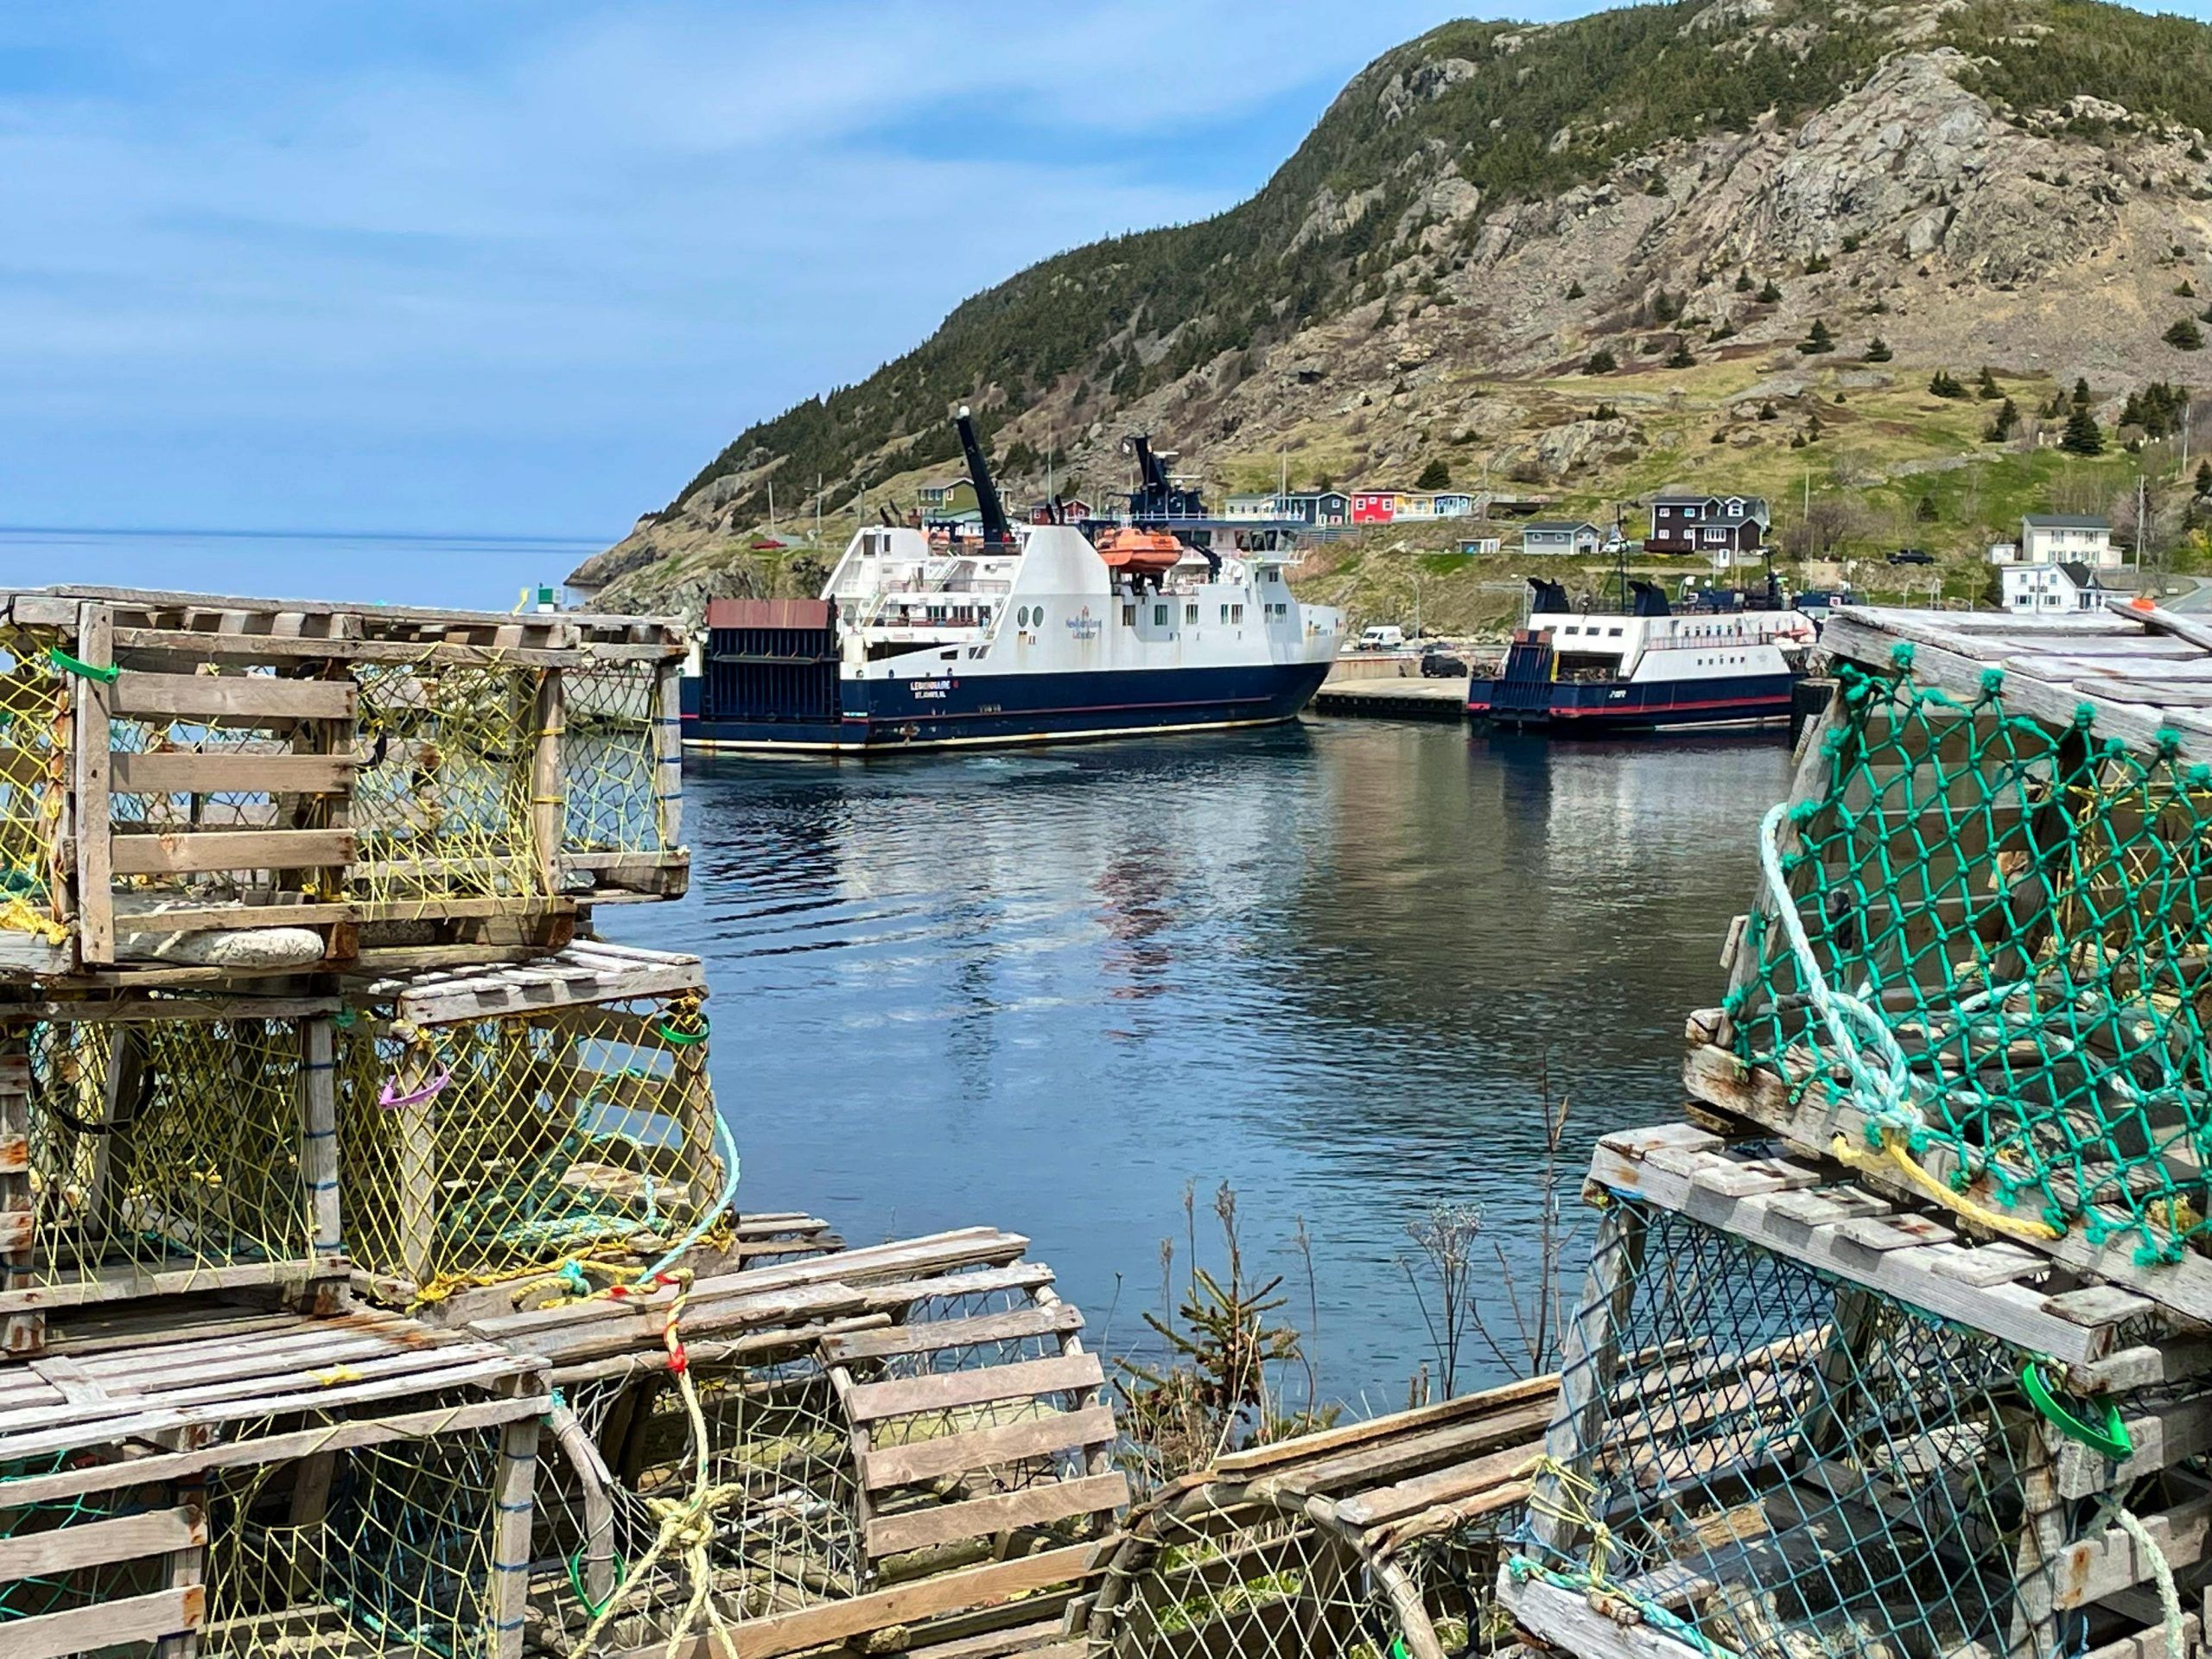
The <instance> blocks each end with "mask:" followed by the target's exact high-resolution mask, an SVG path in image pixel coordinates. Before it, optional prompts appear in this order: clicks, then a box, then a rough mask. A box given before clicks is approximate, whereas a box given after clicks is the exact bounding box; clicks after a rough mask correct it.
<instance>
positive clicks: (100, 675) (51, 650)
mask: <svg viewBox="0 0 2212 1659" xmlns="http://www.w3.org/2000/svg"><path fill="white" fill-rule="evenodd" d="M46 659H47V661H48V662H50V663H52V664H54V666H55V667H56V668H58V669H60V671H62V672H63V673H65V674H74V675H75V676H76V677H78V678H79V679H80V680H98V681H99V683H101V684H102V685H113V684H114V683H115V681H116V677H117V676H118V675H119V674H121V673H122V672H123V671H122V670H121V669H119V668H94V667H93V666H92V664H90V663H87V662H81V661H79V659H78V658H74V657H72V656H71V655H70V654H69V653H68V652H66V651H64V650H62V649H61V647H60V646H59V645H48V647H47V648H46Z"/></svg>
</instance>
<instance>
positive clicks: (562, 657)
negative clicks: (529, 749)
mask: <svg viewBox="0 0 2212 1659" xmlns="http://www.w3.org/2000/svg"><path fill="white" fill-rule="evenodd" d="M115 648H116V649H117V650H118V651H119V652H133V653H143V654H146V655H159V656H163V657H168V658H175V659H176V660H177V661H179V662H219V663H222V664H226V665H231V664H248V663H251V664H264V663H294V662H302V661H308V662H313V661H316V660H327V661H333V662H346V663H425V664H429V663H435V664H440V665H442V666H450V667H461V668H575V667H580V666H582V665H583V664H585V663H586V662H587V661H601V662H635V663H661V662H664V661H666V660H667V658H668V657H669V654H670V652H671V650H675V651H677V652H679V653H680V651H681V647H680V646H669V645H636V644H632V643H628V642H625V641H609V642H605V643H601V644H596V645H594V646H593V647H592V648H591V652H590V654H589V657H588V658H587V657H586V655H585V653H584V652H582V650H580V649H578V648H576V647H574V646H558V647H552V648H548V647H545V646H540V645H476V644H468V643H462V642H458V641H453V640H423V639H333V638H330V637H328V636H321V635H313V634H310V635H306V636H302V637H296V638H290V639H286V638H281V637H279V636H277V635H273V634H267V633H228V632H213V631H211V630H207V629H199V628H118V629H117V630H116V631H115Z"/></svg>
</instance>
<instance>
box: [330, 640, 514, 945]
mask: <svg viewBox="0 0 2212 1659" xmlns="http://www.w3.org/2000/svg"><path fill="white" fill-rule="evenodd" d="M353 679H354V683H355V684H356V686H357V687H358V688H359V702H358V704H357V705H356V718H355V728H354V733H353V748H354V752H355V753H356V754H357V755H359V757H360V760H359V764H358V765H357V766H356V768H355V770H354V774H353V804H352V827H353V834H354V842H355V849H356V851H355V862H354V868H353V873H352V880H351V889H352V893H353V896H354V897H355V898H358V899H365V900H367V901H370V902H373V903H382V904H402V905H404V904H406V903H410V902H418V901H429V900H435V899H467V898H497V897H513V896H526V895H535V894H538V893H543V881H542V880H541V879H540V876H539V873H538V864H537V858H536V855H535V842H533V840H532V836H531V767H532V762H533V757H534V754H535V751H536V747H537V737H538V725H537V695H538V686H539V682H540V679H541V676H540V674H539V673H538V672H537V671H535V670H531V669H527V668H519V667H505V666H493V667H481V666H476V665H474V664H448V663H441V662H437V661H435V660H425V661H422V662H412V663H360V664H355V665H354V667H353Z"/></svg>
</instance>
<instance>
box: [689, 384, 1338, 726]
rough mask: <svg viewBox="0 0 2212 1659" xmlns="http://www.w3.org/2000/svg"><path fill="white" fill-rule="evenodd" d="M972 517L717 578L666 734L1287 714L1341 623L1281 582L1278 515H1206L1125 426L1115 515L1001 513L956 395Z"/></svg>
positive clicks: (1287, 550) (1288, 554)
mask: <svg viewBox="0 0 2212 1659" xmlns="http://www.w3.org/2000/svg"><path fill="white" fill-rule="evenodd" d="M959 425H960V429H961V440H962V443H963V447H964V448H966V450H967V452H968V459H969V472H970V475H971V478H972V480H973V481H974V483H975V485H976V499H977V501H978V504H979V505H980V506H981V509H982V525H981V533H980V534H979V535H973V536H969V535H963V534H961V533H959V532H957V531H955V530H953V529H952V528H950V527H940V528H938V529H935V530H932V529H928V528H912V527H908V526H906V525H898V524H884V525H868V526H865V527H863V528H862V529H861V531H859V533H858V534H856V535H855V537H853V539H852V541H851V543H849V545H848V546H847V547H846V549H845V551H844V556H842V558H841V559H839V560H838V562H837V565H836V569H834V570H833V571H831V572H830V575H829V581H828V582H827V583H826V584H825V585H824V586H823V591H822V595H821V597H820V598H819V599H816V600H716V601H712V602H711V603H710V604H709V606H708V608H707V638H706V641H705V645H704V650H703V652H702V660H701V662H700V664H699V669H700V672H699V673H698V674H697V676H696V677H694V678H691V679H690V680H687V682H686V683H685V687H684V706H683V741H684V742H685V743H686V744H687V745H689V746H691V747H696V748H700V749H709V750H713V749H731V750H802V751H804V750H813V751H817V752H823V753H843V752H863V751H879V750H883V749H889V748H928V747H945V746H950V745H956V744H957V745H970V744H995V743H1020V742H1035V741H1061V740H1072V739H1080V738H1101V737H1119V736H1124V735H1129V734H1136V733H1143V732H1175V731H1195V730H1202V729H1208V728H1223V727H1235V726H1258V725H1264V724H1268V723H1270V722H1273V721H1286V720H1289V719H1291V718H1293V717H1294V716H1295V715H1297V713H1298V711H1299V710H1300V709H1302V708H1304V707H1305V706H1306V701H1307V700H1308V699H1309V698H1311V697H1312V696H1313V692H1314V690H1316V689H1317V688H1318V687H1319V685H1320V683H1321V681H1322V679H1323V678H1324V677H1325V676H1326V675H1327V673H1328V671H1329V665H1330V662H1331V659H1332V658H1333V657H1334V656H1335V655H1336V652H1337V648H1338V645H1339V644H1340V643H1341V641H1342V633H1343V627H1344V622H1343V618H1342V616H1341V614H1340V613H1338V612H1337V611H1334V610H1332V609H1328V608H1326V607H1320V606H1313V605H1302V604H1300V602H1299V601H1297V600H1296V599H1294V598H1293V597H1292V595H1291V591H1290V582H1289V579H1288V575H1287V572H1288V570H1289V568H1290V566H1291V565H1292V564H1293V563H1295V560H1296V555H1295V552H1294V531H1293V528H1292V527H1291V526H1289V525H1270V524H1249V523H1244V522H1241V521H1239V522H1235V523H1231V522H1228V521H1221V520H1214V519H1210V518H1205V517H1204V515H1203V505H1202V504H1201V503H1200V502H1199V501H1198V498H1197V496H1196V494H1195V493H1192V492H1189V491H1186V490H1181V489H1176V488H1173V487H1171V486H1169V485H1168V483H1167V480H1166V474H1165V472H1164V470H1163V469H1161V467H1160V463H1159V461H1157V459H1156V458H1155V457H1154V456H1153V454H1151V452H1150V451H1149V449H1148V448H1146V447H1145V445H1144V443H1143V441H1142V440H1141V439H1133V440H1131V443H1132V446H1133V448H1134V449H1135V453H1136V454H1137V455H1138V457H1139V459H1140V461H1141V463H1142V464H1143V467H1144V469H1145V486H1144V488H1142V489H1141V490H1139V491H1138V492H1137V493H1135V494H1134V495H1133V496H1132V497H1131V509H1132V510H1131V512H1130V513H1129V515H1128V518H1126V519H1122V520H1119V521H1114V522H1105V521H1097V520H1092V521H1086V522H1084V523H1083V524H1067V523H1048V524H1021V525H1014V524H1008V523H1007V518H1006V515H1005V512H1004V511H1003V509H1002V508H1001V505H1000V504H999V499H998V494H997V491H996V489H995V486H993V484H992V482H991V480H990V474H989V472H988V469H987V468H986V467H985V466H984V464H983V460H982V452H981V449H980V448H979V447H978V446H977V445H976V441H975V434H974V429H973V428H972V427H971V426H970V424H969V419H968V412H967V411H966V410H962V411H961V413H960V417H959Z"/></svg>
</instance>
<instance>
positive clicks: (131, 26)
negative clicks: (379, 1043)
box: [0, 0, 2205, 588]
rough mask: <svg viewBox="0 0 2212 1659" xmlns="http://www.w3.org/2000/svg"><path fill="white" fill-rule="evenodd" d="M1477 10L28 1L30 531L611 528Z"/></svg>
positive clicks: (1185, 194)
mask: <svg viewBox="0 0 2212 1659" xmlns="http://www.w3.org/2000/svg"><path fill="white" fill-rule="evenodd" d="M1587 9H1588V8H1587V7H1586V6H1584V5H1577V4H1572V3H1560V4H1536V5H1529V6H1522V7H1517V8H1514V9H1513V10H1515V11H1516V14H1517V15H1522V16H1540V17H1552V16H1565V15H1568V14H1570V13H1572V12H1575V11H1580V10H1587ZM1466 10H1467V8H1465V7H1464V6H1460V7H1455V6H1452V5H1449V4H1440V3H1432V0H1362V3H1360V4H1357V5H1347V4H1344V3H1341V0H1102V3H1094V4H1082V3H1060V4H1037V3H1028V4H1012V3H1002V0H969V3H965V4H958V5H956V4H952V3H944V0H898V3H870V4H859V3H844V0H807V3H804V4H798V3H793V4H766V3H727V4H721V5H712V6H709V5H696V6H694V5H683V4H660V5H643V4H619V5H618V4H590V3H562V0H469V3H461V4H453V3H448V0H363V3H358V4H348V5H336V4H320V3H315V0H264V3H232V0H194V3H193V4H191V5H178V4H175V3H174V0H150V3H124V0H118V3H105V0H77V3H71V4H67V5H37V4H18V5H13V6H9V7H6V8H4V9H0V226H4V231H5V233H4V234H0V524H12V525H24V524H31V525H76V526H85V525H132V526H194V527H213V526H223V527H246V528H254V529H291V528H305V529H317V530H349V531H360V530H378V531H410V532H421V533H434V532H446V531H468V532H474V533H476V534H480V535H484V534H512V535H535V536H555V537H577V538H580V539H594V538H595V539H602V540H604V539H612V538H613V537H616V536H618V535H620V533H621V532H622V531H624V530H625V529H626V528H627V526H628V524H629V522H630V520H631V519H632V518H633V517H634V516H635V515H636V513H638V512H639V511H641V510H643V509H645V508H649V507H652V506H657V505H659V504H660V503H661V502H663V501H664V500H665V499H667V498H668V496H669V495H670V493H671V492H672V491H673V490H674V489H675V488H676V487H677V486H679V485H680V484H681V483H682V482H683V480H685V479H686V478H688V477H690V474H692V472H693V471H694V470H695V469H696V467H697V466H698V465H699V464H700V462H701V461H703V460H704V459H706V457H707V456H709V454H712V453H713V452H714V451H715V449H716V448H720V447H721V444H723V443H724V442H727V441H728V439H729V438H730V437H732V436H733V435H735V433H736V432H737V431H738V430H739V429H741V428H742V427H744V426H745V425H746V424H747V423H749V422H751V421H752V420H753V419H755V418H757V417H759V416H763V415H766V414H769V413H772V412H773V411H774V410H778V409H780V408H782V407H783V406H785V404H788V403H790V402H791V401H792V400H793V399H794V398H797V397H803V396H805V395H807V394H808V393H810V392H812V391H817V390H818V389H821V388H823V387H824V386H827V385H832V384H835V383H838V382H842V381H849V380H851V379H854V378H858V377H860V376H861V375H864V374H866V373H867V372H868V371H869V370H870V369H871V368H873V367H874V365H876V364H877V363H879V362H880V361H881V360H882V359H885V358H886V357H887V356H890V355H893V354H895V353H897V352H899V351H900V350H902V349H904V348H905V347H906V346H909V345H911V344H912V343H913V342H914V341H916V340H918V339H919V338H920V337H921V336H922V335H923V334H925V333H926V332H927V331H928V329H929V328H930V327H931V326H932V325H933V324H934V323H935V322H936V321H937V320H938V318H939V317H940V316H941V315H943V314H944V312H945V311H946V310H947V309H949V308H950V306H951V305H952V304H954V303H955V302H957V301H958V300H959V299H960V298H961V297H962V296H964V295H966V294H969V293H970V292H972V291H974V290H975V289H978V288H981V287H983V286H985V285H987V284H988V283H991V282H993V281H995V280H996V279H998V278H999V277H1003V276H1005V275H1007V273H1009V272H1011V271H1013V270H1016V269H1018V268H1019V267H1020V266H1021V265H1023V264H1027V263H1029V262H1030V261H1032V260H1033V259H1035V258H1037V257H1041V256H1043V255H1045V254H1047V253H1050V252H1052V251H1054V250H1056V249H1058V248H1062V247H1065V246H1068V245H1072V244H1076V243H1079V242H1083V241H1085V240H1088V239H1090V238H1093V237H1096V236H1100V235H1104V234H1109V233H1111V232H1116V231H1120V230H1123V229H1127V228H1129V227H1132V226H1144V225H1151V224H1156V223H1160V222H1162V221H1166V220H1173V219H1188V218H1192V217H1195V216H1198V215H1202V214H1205V213H1211V212H1213V211H1215V210H1217V209H1218V208H1220V207H1224V206H1227V205H1228V204H1230V202H1232V201H1234V200H1237V199H1239V198H1241V197H1242V196H1243V195H1245V194H1249V192H1250V191H1251V190H1252V189H1254V188H1256V187H1257V186H1258V185H1259V184H1260V183H1261V182H1262V181H1263V180H1264V179H1265V177H1266V176H1267V175H1268V172H1269V171H1271V170H1272V168H1274V166H1275V165H1276V164H1277V163H1278V162H1280V161H1281V159H1282V158H1283V157H1284V156H1287V154H1288V153H1289V151H1290V150H1291V149H1292V148H1293V147H1294V145H1295V144H1296V143H1297V142H1298V140H1299V138H1300V137H1301V136H1302V135H1303V134H1304V133H1305V131H1306V129H1307V128H1308V127H1309V126H1310V125H1311V124H1312V123H1313V119H1314V118H1315V117H1316V116H1317V115H1318V114H1319V112H1320V111H1321V109H1322V108H1323V107H1324V106H1325V105H1326V103H1327V102H1328V100H1329V99H1331V98H1332V96H1334V94H1335V93H1336V92H1337V91H1338V88H1339V87H1340V86H1342V84H1343V82H1344V79H1346V78H1347V77H1348V76H1349V75H1351V73H1353V72H1354V71H1356V70H1357V68H1358V67H1360V65H1361V64H1363V63H1364V62H1365V61H1366V60H1369V59H1370V58H1371V57H1372V56H1374V55H1375V54H1376V53H1378V52H1380V51H1382V50H1383V49H1385V48H1388V47H1389V46H1391V45H1393V44H1395V43H1396V42H1397V41H1402V40H1403V39H1406V38H1408V37H1409V36H1411V35H1414V34H1417V33H1419V32H1420V31H1421V30H1422V29H1426V28H1428V27H1430V26H1432V25H1433V24H1434V23H1436V22H1440V21H1442V20H1443V19H1444V18H1446V16H1453V15H1459V14H1462V13H1464V12H1465V11H1466ZM2187 10H2190V11H2191V12H2192V13H2193V14H2194V15H2199V16H2202V15H2204V11H2205V7H2204V5H2203V4H2202V3H2200V4H2198V5H2195V6H2191V7H2189V8H2187ZM345 557H346V559H348V560H358V559H359V558H362V557H363V556H362V555H360V554H359V553H348V554H346V555H345ZM11 563H13V564H18V565H19V564H20V563H22V554H21V553H20V551H18V550H12V548H11V546H10V544H0V578H5V579H21V578H22V577H23V576H26V575H35V574H38V573H37V572H35V571H26V570H23V569H20V568H18V569H9V568H6V567H7V566H8V565H10V564H11ZM285 574H290V573H285ZM292 585H293V586H294V587H295V588H299V587H301V586H302V585H311V584H304V583H302V582H294V583H293V584H292Z"/></svg>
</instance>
